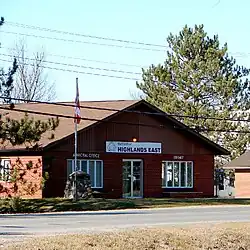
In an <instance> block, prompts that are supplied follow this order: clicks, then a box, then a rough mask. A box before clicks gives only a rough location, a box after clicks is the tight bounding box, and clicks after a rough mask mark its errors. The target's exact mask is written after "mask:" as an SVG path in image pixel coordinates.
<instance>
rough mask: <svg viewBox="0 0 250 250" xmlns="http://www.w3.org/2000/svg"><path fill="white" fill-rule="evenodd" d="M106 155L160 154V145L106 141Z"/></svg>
mask: <svg viewBox="0 0 250 250" xmlns="http://www.w3.org/2000/svg"><path fill="white" fill-rule="evenodd" d="M106 152H107V153H125V154H161V143H158V142H157V143H156V142H120V141H106Z"/></svg>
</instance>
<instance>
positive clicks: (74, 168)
mask: <svg viewBox="0 0 250 250" xmlns="http://www.w3.org/2000/svg"><path fill="white" fill-rule="evenodd" d="M76 86H78V78H76ZM76 89H77V87H76ZM76 91H78V90H76ZM75 105H76V104H75ZM74 170H75V185H74V186H75V200H77V184H76V181H77V178H76V171H77V121H76V120H75V168H74Z"/></svg>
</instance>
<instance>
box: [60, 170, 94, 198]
mask: <svg viewBox="0 0 250 250" xmlns="http://www.w3.org/2000/svg"><path fill="white" fill-rule="evenodd" d="M75 174H76V188H77V193H76V192H75V186H74V184H75ZM75 194H76V195H77V197H75ZM90 197H92V189H91V181H90V175H89V174H87V173H85V172H83V171H77V172H73V173H72V174H70V175H69V177H68V180H67V183H66V187H65V190H64V198H67V199H74V198H77V199H88V198H90Z"/></svg>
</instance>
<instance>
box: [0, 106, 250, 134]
mask: <svg viewBox="0 0 250 250" xmlns="http://www.w3.org/2000/svg"><path fill="white" fill-rule="evenodd" d="M0 110H8V111H15V112H19V113H26V114H35V115H43V116H50V117H56V118H66V119H75V117H74V116H69V115H62V114H55V113H47V112H40V111H33V110H24V109H16V108H14V109H12V108H6V107H0ZM79 119H81V120H84V121H93V122H101V123H111V124H119V125H131V126H144V127H151V128H166V126H164V125H154V124H144V123H131V122H118V121H107V120H101V119H95V118H88V117H81V118H79ZM172 128H174V129H178V130H186V129H188V130H191V131H193V132H196V133H199V132H200V131H201V132H224V133H243V134H248V133H250V131H249V130H245V131H241V130H223V129H204V128H198V127H196V128H195V129H193V128H190V127H186V129H185V128H181V127H177V126H173V127H172Z"/></svg>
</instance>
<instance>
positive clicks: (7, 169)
mask: <svg viewBox="0 0 250 250" xmlns="http://www.w3.org/2000/svg"><path fill="white" fill-rule="evenodd" d="M4 167H5V177H4V179H5V181H8V180H9V177H10V161H9V160H6V161H4Z"/></svg>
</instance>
